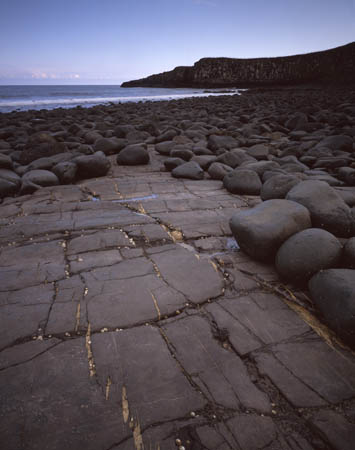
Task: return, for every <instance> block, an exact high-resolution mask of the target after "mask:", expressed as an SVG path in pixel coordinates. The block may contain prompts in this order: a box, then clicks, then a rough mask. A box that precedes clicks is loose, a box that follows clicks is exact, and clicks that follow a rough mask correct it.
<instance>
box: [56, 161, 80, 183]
mask: <svg viewBox="0 0 355 450" xmlns="http://www.w3.org/2000/svg"><path fill="white" fill-rule="evenodd" d="M77 170H78V166H77V164H76V163H74V162H71V161H65V162H60V163H58V164H56V165H55V166H54V167H53V168H52V172H53V173H54V174H55V175H57V177H58V179H59V181H60V182H61V184H71V183H74V181H75V178H76V173H77Z"/></svg>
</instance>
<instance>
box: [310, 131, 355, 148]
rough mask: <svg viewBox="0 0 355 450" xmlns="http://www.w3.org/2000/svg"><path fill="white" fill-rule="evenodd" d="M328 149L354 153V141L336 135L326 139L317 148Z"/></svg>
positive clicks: (344, 136)
mask: <svg viewBox="0 0 355 450" xmlns="http://www.w3.org/2000/svg"><path fill="white" fill-rule="evenodd" d="M318 146H319V147H327V148H330V149H331V150H333V151H334V150H344V151H346V152H352V151H353V140H352V138H351V137H350V136H347V135H334V136H328V137H326V138H324V139H323V140H322V141H321V142H320V143H319V144H318V145H317V147H318Z"/></svg>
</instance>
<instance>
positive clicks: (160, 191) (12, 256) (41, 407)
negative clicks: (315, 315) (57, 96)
mask: <svg viewBox="0 0 355 450" xmlns="http://www.w3.org/2000/svg"><path fill="white" fill-rule="evenodd" d="M203 136H204V135H203ZM148 151H149V152H150V164H149V165H147V166H138V167H135V168H130V167H119V166H117V165H116V164H113V165H111V172H110V173H112V175H110V176H109V177H103V178H98V179H90V180H86V181H83V182H81V183H80V184H78V185H76V186H53V187H46V188H42V189H39V190H38V191H36V192H35V193H34V194H33V195H26V196H22V197H16V198H11V199H6V200H5V201H4V202H3V203H2V204H1V206H0V308H1V309H0V312H1V314H0V386H1V387H0V423H1V433H0V434H1V439H0V440H1V444H2V447H4V448H6V449H7V450H19V449H22V448H23V449H24V448H26V450H35V449H39V448H41V449H46V450H56V449H58V450H62V449H64V448H65V449H67V448H68V449H75V450H88V449H89V450H91V449H92V450H97V449H103V450H108V449H111V450H131V449H135V450H143V448H152V449H153V448H154V449H157V448H161V449H164V450H173V449H176V448H178V446H177V444H176V442H181V444H179V445H181V446H184V447H185V448H186V449H190V448H191V449H193V448H197V449H202V448H204V449H208V450H213V449H218V450H230V449H238V450H255V449H259V448H260V449H261V448H270V449H273V450H295V449H297V450H300V449H302V450H315V449H317V448H322V449H326V450H328V449H330V448H335V449H337V450H338V449H342V448H344V449H347V447H346V445H347V443H348V442H353V440H354V438H353V435H354V430H353V420H354V418H353V411H354V410H355V404H354V397H355V381H354V373H355V358H354V356H353V355H352V354H351V353H350V352H348V351H346V350H345V349H342V350H341V349H339V348H331V347H330V346H328V345H327V344H326V343H324V342H323V341H322V340H321V339H320V338H319V337H318V336H317V335H316V334H315V332H314V331H313V330H312V328H311V326H310V325H312V322H310V325H309V324H308V323H305V322H304V320H302V318H301V317H300V316H299V315H298V314H296V312H294V311H292V310H291V309H290V308H289V306H288V305H287V304H286V303H285V301H284V296H283V295H281V294H280V292H282V290H281V289H279V287H282V285H280V280H279V279H278V275H277V273H276V272H275V270H274V268H273V267H272V266H270V265H267V264H264V263H260V262H255V261H252V260H251V259H250V258H249V257H248V256H247V255H245V254H243V253H242V252H241V251H239V250H238V246H237V244H236V242H235V241H234V240H232V239H231V237H230V236H231V232H230V229H229V225H228V223H229V219H230V217H232V216H233V214H234V213H236V212H238V211H239V212H240V211H242V210H245V209H247V208H250V207H251V206H253V205H257V204H259V203H260V199H259V198H257V197H242V196H237V195H232V194H230V193H228V192H227V191H226V190H225V189H223V186H222V182H221V181H218V180H209V179H204V180H201V181H193V180H181V179H174V178H172V177H171V176H170V174H169V173H166V172H162V171H161V170H160V168H161V167H162V164H163V163H162V161H163V159H164V157H163V156H160V155H157V154H156V153H154V151H152V149H148ZM111 158H112V161H113V160H114V157H111ZM275 287H277V289H275ZM296 295H298V293H296ZM304 316H305V315H303V316H302V317H304ZM330 408H336V411H335V410H334V412H333V411H331V410H330ZM344 436H345V437H346V438H344ZM344 439H345V441H344Z"/></svg>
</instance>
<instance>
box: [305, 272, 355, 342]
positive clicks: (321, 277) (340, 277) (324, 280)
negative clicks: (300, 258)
mask: <svg viewBox="0 0 355 450" xmlns="http://www.w3.org/2000/svg"><path fill="white" fill-rule="evenodd" d="M308 286H309V290H310V292H311V296H312V299H313V301H314V303H315V305H316V306H317V308H318V309H319V311H320V312H321V313H322V314H323V316H324V318H325V319H326V321H327V322H328V324H329V326H330V327H331V328H332V329H333V330H334V331H335V332H336V333H337V334H339V336H341V337H342V338H343V339H344V341H345V342H346V343H347V344H349V345H351V346H352V347H355V270H352V269H328V270H322V271H321V272H318V273H317V274H316V275H314V276H313V277H312V278H311V280H310V282H309V284H308Z"/></svg>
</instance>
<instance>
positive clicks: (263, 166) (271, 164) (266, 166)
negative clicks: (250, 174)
mask: <svg viewBox="0 0 355 450" xmlns="http://www.w3.org/2000/svg"><path fill="white" fill-rule="evenodd" d="M241 167H243V169H248V170H253V171H254V172H256V173H257V174H258V175H259V176H260V177H262V176H263V174H264V172H266V171H267V170H274V169H280V164H278V163H277V162H275V161H258V162H246V163H243V164H242V166H241Z"/></svg>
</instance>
